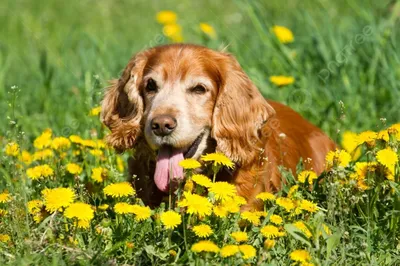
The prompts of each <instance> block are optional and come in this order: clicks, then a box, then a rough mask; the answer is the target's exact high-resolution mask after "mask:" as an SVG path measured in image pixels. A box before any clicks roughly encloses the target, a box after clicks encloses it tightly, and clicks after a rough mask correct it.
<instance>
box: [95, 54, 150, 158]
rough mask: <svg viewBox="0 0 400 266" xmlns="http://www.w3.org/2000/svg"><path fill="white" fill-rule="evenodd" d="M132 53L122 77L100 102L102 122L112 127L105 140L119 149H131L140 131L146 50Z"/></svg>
mask: <svg viewBox="0 0 400 266" xmlns="http://www.w3.org/2000/svg"><path fill="white" fill-rule="evenodd" d="M149 52H150V51H145V52H141V53H139V54H137V55H136V56H133V57H132V58H131V60H130V61H129V63H128V65H127V66H126V67H125V69H124V72H123V74H122V76H121V77H120V78H119V79H118V80H113V81H112V82H111V86H110V87H108V88H107V90H106V92H105V95H104V99H103V101H102V105H101V116H100V117H101V121H102V122H103V123H104V124H105V125H106V126H107V127H108V128H109V129H110V130H111V133H110V134H109V135H108V136H107V137H106V142H107V143H108V144H109V145H110V146H112V147H114V148H115V149H116V150H118V151H123V150H126V149H129V148H132V147H133V145H134V144H135V141H136V139H137V138H138V137H139V135H140V133H141V120H142V115H143V108H144V107H143V98H142V96H141V95H140V92H139V85H140V82H141V80H142V75H143V69H144V67H145V65H146V62H147V58H148V53H149Z"/></svg>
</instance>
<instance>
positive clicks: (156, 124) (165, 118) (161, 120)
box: [151, 115, 177, 137]
mask: <svg viewBox="0 0 400 266" xmlns="http://www.w3.org/2000/svg"><path fill="white" fill-rule="evenodd" d="M176 126H177V122H176V119H175V118H173V117H171V116H169V115H160V116H157V117H155V118H153V120H151V130H153V132H154V134H156V135H157V136H160V137H164V136H167V135H169V134H171V133H172V132H173V131H174V130H175V128H176Z"/></svg>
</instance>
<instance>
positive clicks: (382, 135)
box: [376, 129, 389, 142]
mask: <svg viewBox="0 0 400 266" xmlns="http://www.w3.org/2000/svg"><path fill="white" fill-rule="evenodd" d="M376 139H381V140H383V141H385V142H388V141H389V132H388V131H387V130H386V129H385V130H381V131H379V132H378V134H377V135H376Z"/></svg>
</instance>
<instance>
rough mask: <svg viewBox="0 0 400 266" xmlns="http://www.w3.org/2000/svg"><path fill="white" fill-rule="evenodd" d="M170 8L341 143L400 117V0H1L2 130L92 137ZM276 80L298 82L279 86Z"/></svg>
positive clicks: (187, 32) (158, 39) (159, 35)
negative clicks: (286, 32)
mask: <svg viewBox="0 0 400 266" xmlns="http://www.w3.org/2000/svg"><path fill="white" fill-rule="evenodd" d="M161 10H172V11H174V12H176V13H177V15H178V23H179V24H180V25H181V26H182V29H183V38H184V42H190V43H197V44H203V45H206V46H208V47H210V48H214V49H221V48H223V47H225V46H228V51H229V52H231V53H233V54H234V55H235V56H236V57H237V58H238V60H239V61H240V63H241V65H242V66H243V68H244V70H245V71H246V73H247V74H248V75H249V76H250V78H251V79H252V80H253V81H254V82H255V83H256V85H257V86H258V88H259V89H260V90H261V91H262V93H263V94H264V95H265V96H266V97H267V98H270V99H274V100H278V101H281V102H283V103H286V104H288V105H290V106H291V107H292V108H294V109H296V110H297V111H299V112H300V113H301V114H302V115H303V116H305V117H306V118H307V119H309V120H311V121H312V122H313V123H315V124H316V125H318V126H320V127H322V128H323V129H324V130H326V131H327V132H328V134H330V136H331V137H333V138H334V139H337V137H338V134H337V132H338V130H339V129H340V130H341V131H343V130H352V131H356V132H360V131H361V130H365V129H371V130H379V129H381V128H383V127H384V125H385V124H386V125H388V124H391V123H394V122H398V121H399V120H400V119H399V114H400V111H399V99H400V90H399V87H400V47H399V43H400V42H399V39H400V37H399V33H400V32H399V29H400V27H399V26H400V25H399V16H400V8H399V3H397V4H396V1H385V0H383V1H376V0H354V1H345V0H337V1H328V0H315V1H311V0H292V1H277V0H273V1H222V0H219V1H211V0H210V1H182V0H180V1H156V0H151V1H147V0H146V1H144V0H135V1H123V0H118V1H106V0H96V1H94V0H82V1H52V0H42V1H29V0H2V1H1V3H0V25H1V27H0V113H1V116H0V125H1V128H0V135H2V136H7V137H9V138H13V137H14V135H13V134H15V132H16V130H15V123H17V125H18V126H19V128H18V129H17V130H18V131H23V132H25V135H26V136H28V137H29V138H32V137H33V136H36V135H38V134H39V133H40V132H41V131H42V130H43V129H45V128H52V129H53V131H54V133H55V134H56V135H64V136H68V135H70V134H82V135H84V134H85V133H84V131H85V130H86V129H88V127H89V128H90V126H91V123H93V119H90V118H88V115H87V114H88V112H89V110H90V109H91V108H93V107H95V106H98V105H99V102H100V100H101V95H102V92H103V90H104V87H106V86H107V80H110V79H112V78H116V77H118V76H119V74H120V72H121V70H122V69H123V68H124V66H125V65H126V63H127V62H128V60H129V58H130V57H131V56H132V55H133V54H134V53H136V52H138V51H140V50H142V49H144V48H146V47H150V46H155V45H160V44H165V43H169V42H170V41H169V40H168V39H167V38H165V37H164V36H163V32H162V25H160V24H158V23H157V21H156V19H155V17H156V14H157V12H159V11H161ZM201 22H205V23H208V24H210V25H212V26H213V27H214V29H215V31H216V33H217V38H216V39H210V38H208V37H207V36H206V35H205V34H204V33H202V32H201V31H200V29H199V23H201ZM273 25H282V26H285V27H288V28H289V29H291V30H292V31H293V33H294V37H295V40H294V42H293V43H290V44H286V45H284V44H281V43H279V42H278V41H277V40H276V38H275V37H274V35H273V34H272V33H271V30H270V29H271V27H272V26H273ZM271 75H289V76H293V77H295V79H296V81H295V83H294V84H293V85H290V86H286V87H281V88H279V87H277V86H275V85H273V84H272V83H271V82H270V81H269V77H270V76H271ZM328 75H329V76H328ZM13 86H17V88H16V89H15V88H14V87H13ZM339 101H341V102H342V103H343V104H339ZM381 118H386V119H387V121H386V122H385V121H384V120H382V119H381Z"/></svg>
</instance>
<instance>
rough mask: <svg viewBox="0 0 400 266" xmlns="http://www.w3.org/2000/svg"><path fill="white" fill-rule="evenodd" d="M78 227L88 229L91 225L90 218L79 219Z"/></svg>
mask: <svg viewBox="0 0 400 266" xmlns="http://www.w3.org/2000/svg"><path fill="white" fill-rule="evenodd" d="M77 226H78V228H82V229H87V228H89V226H90V220H78V223H77Z"/></svg>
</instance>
